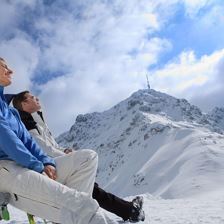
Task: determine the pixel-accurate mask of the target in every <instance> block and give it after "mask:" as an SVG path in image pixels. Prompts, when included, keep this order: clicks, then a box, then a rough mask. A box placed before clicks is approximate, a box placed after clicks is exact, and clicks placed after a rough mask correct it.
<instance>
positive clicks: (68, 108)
mask: <svg viewBox="0 0 224 224" xmlns="http://www.w3.org/2000/svg"><path fill="white" fill-rule="evenodd" d="M223 12H224V1H223V0H125V1H123V0H32V1H30V0H1V7H0V34H1V35H0V57H3V58H4V59H5V60H6V61H7V63H8V65H9V66H10V67H11V68H12V69H13V71H14V78H13V84H12V85H11V86H10V87H7V88H6V89H5V93H17V92H20V91H23V90H25V89H28V90H30V91H31V92H32V93H33V94H35V95H36V96H38V97H39V99H40V100H41V102H42V106H43V110H44V112H45V117H46V120H47V121H48V125H49V127H50V129H51V130H52V132H53V133H54V135H56V136H57V135H59V134H61V133H62V132H64V131H67V130H69V128H70V127H71V125H72V124H74V122H75V118H76V116H77V115H78V114H85V113H91V112H94V111H99V112H100V111H104V110H107V109H109V108H110V107H112V106H114V105H115V104H117V103H118V102H120V101H121V100H124V99H125V98H127V97H129V96H130V95H131V94H132V93H133V92H135V91H137V90H139V89H144V88H147V82H146V74H147V75H148V78H149V82H150V86H151V88H153V89H155V90H158V91H162V92H165V93H167V94H170V95H172V96H174V97H178V98H185V99H187V100H188V101H190V102H191V103H192V104H194V105H196V106H198V107H200V108H201V109H202V110H203V111H204V112H208V111H210V110H212V109H213V108H214V107H216V106H218V107H224V101H223V99H222V96H223V94H224V74H223V70H224V32H223V30H224V13H223Z"/></svg>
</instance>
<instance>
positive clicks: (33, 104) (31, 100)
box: [22, 93, 41, 113]
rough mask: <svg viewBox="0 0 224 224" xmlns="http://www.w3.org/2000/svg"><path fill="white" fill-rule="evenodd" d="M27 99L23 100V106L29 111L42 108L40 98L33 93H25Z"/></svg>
mask: <svg viewBox="0 0 224 224" xmlns="http://www.w3.org/2000/svg"><path fill="white" fill-rule="evenodd" d="M25 97H26V99H25V100H24V101H23V102H22V108H23V110H24V111H26V112H29V113H34V112H37V111H39V110H40V109H41V105H40V102H39V99H38V98H37V97H35V96H33V95H32V94H31V93H26V94H25Z"/></svg>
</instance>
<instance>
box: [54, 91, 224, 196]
mask: <svg viewBox="0 0 224 224" xmlns="http://www.w3.org/2000/svg"><path fill="white" fill-rule="evenodd" d="M223 118H224V116H223V109H220V108H218V109H215V110H214V111H213V112H211V114H203V113H202V112H201V111H200V109H199V108H197V107H196V106H193V105H191V104H190V103H189V102H188V101H187V100H185V99H176V98H174V97H172V96H169V95H167V94H164V93H161V92H157V91H155V90H151V89H150V90H139V91H137V92H135V93H133V94H132V95H131V96H130V97H129V98H127V99H125V100H123V101H122V102H120V103H119V104H117V105H115V106H114V107H112V108H111V109H109V110H107V111H104V112H102V113H96V112H95V113H89V114H84V115H79V116H77V118H76V122H75V124H74V125H73V126H72V127H71V129H70V130H69V131H68V132H67V133H64V134H62V135H61V136H60V137H59V138H58V142H59V143H60V144H61V145H63V146H66V147H74V148H92V149H94V150H96V151H97V152H98V155H99V169H98V175H97V179H98V182H99V183H100V184H101V185H103V186H104V187H106V189H108V190H111V191H112V192H115V193H117V194H119V195H123V196H128V195H135V194H139V193H150V194H153V195H159V196H162V197H164V198H178V197H184V196H189V195H193V194H199V193H203V192H206V191H210V190H213V188H214V189H215V188H221V183H222V181H224V175H222V172H223V170H224V135H223V134H222V130H224V129H223V127H224V126H220V124H222V123H221V121H223ZM214 131H215V132H214ZM220 177H221V178H220ZM221 179H223V180H222V181H221Z"/></svg>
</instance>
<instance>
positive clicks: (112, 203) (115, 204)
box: [93, 183, 132, 220]
mask: <svg viewBox="0 0 224 224" xmlns="http://www.w3.org/2000/svg"><path fill="white" fill-rule="evenodd" d="M93 198H94V199H96V200H97V202H98V203H99V205H100V207H102V208H104V209H105V210H107V211H109V212H112V213H114V214H116V215H117V216H119V217H121V218H123V220H127V219H128V218H129V217H130V215H131V210H132V203H131V202H128V201H125V200H123V199H122V198H119V197H117V196H115V195H113V194H111V193H108V192H106V191H104V190H103V189H101V188H100V187H99V185H98V184H97V183H95V184H94V188H93Z"/></svg>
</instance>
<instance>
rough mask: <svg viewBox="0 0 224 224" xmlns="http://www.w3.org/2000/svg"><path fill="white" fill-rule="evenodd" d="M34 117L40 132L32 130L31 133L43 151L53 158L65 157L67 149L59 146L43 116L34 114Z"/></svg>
mask: <svg viewBox="0 0 224 224" xmlns="http://www.w3.org/2000/svg"><path fill="white" fill-rule="evenodd" d="M32 117H33V119H34V121H36V123H37V124H36V126H37V129H38V130H37V129H32V130H29V132H30V134H31V135H32V136H33V138H34V139H35V140H36V142H37V143H38V145H39V146H40V147H41V148H42V149H43V151H44V152H45V153H47V154H48V155H49V156H51V157H53V158H54V157H58V156H62V155H64V154H65V153H64V150H65V148H63V147H60V146H59V145H58V143H57V142H56V141H55V139H54V137H53V136H52V134H51V132H50V130H49V128H48V126H47V124H46V123H45V122H44V121H43V120H42V118H41V116H40V115H39V114H38V113H33V114H32Z"/></svg>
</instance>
